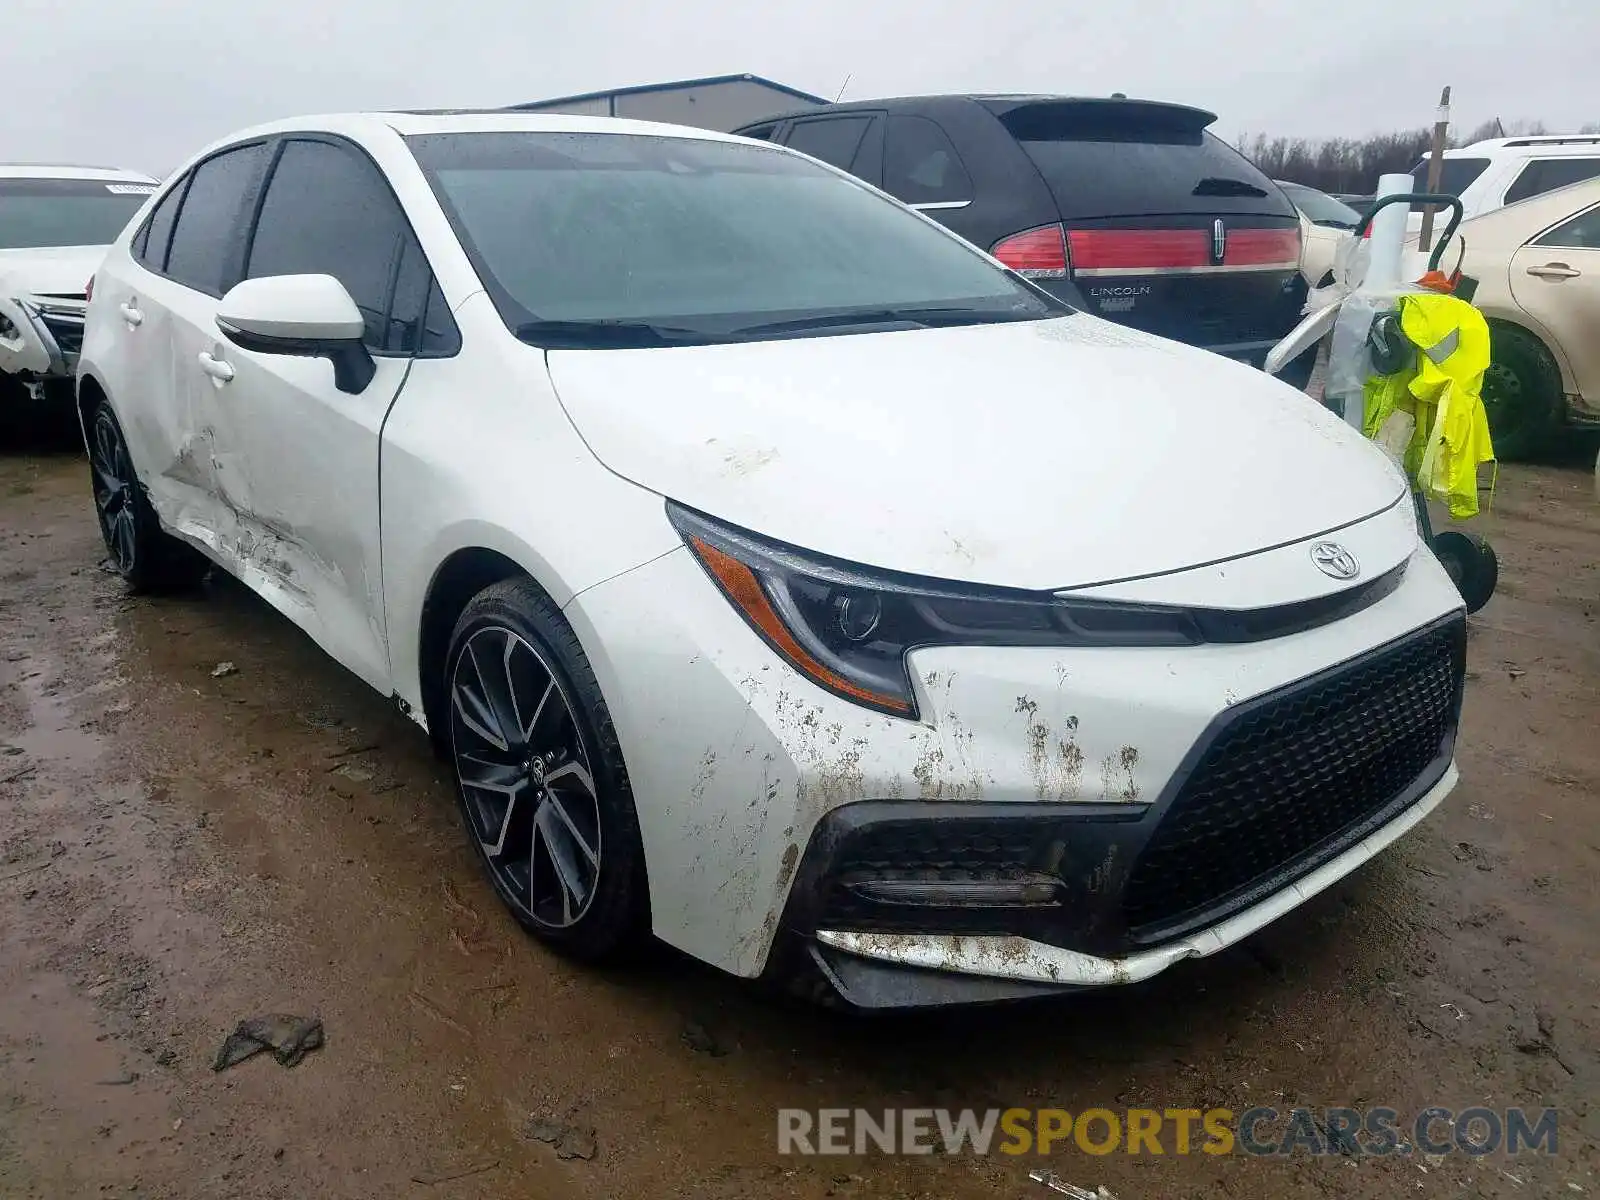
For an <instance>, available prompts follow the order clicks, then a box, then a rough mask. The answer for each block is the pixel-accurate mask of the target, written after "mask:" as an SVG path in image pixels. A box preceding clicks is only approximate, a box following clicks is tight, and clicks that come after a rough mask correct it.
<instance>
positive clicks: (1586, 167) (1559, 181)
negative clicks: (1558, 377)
mask: <svg viewBox="0 0 1600 1200" xmlns="http://www.w3.org/2000/svg"><path fill="white" fill-rule="evenodd" d="M1596 175H1600V158H1543V159H1539V160H1538V161H1537V162H1531V163H1529V164H1528V165H1527V166H1525V167H1523V168H1522V173H1521V174H1520V175H1518V176H1517V179H1516V182H1515V183H1513V184H1512V185H1511V186H1510V187H1508V188H1507V189H1506V203H1507V204H1515V203H1516V202H1517V201H1518V200H1526V199H1527V198H1528V197H1529V196H1542V195H1544V193H1546V192H1553V191H1555V189H1556V188H1558V187H1566V186H1567V185H1568V184H1569V183H1582V182H1583V181H1584V180H1585V179H1593V178H1594V177H1595V176H1596Z"/></svg>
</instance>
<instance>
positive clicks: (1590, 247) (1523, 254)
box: [1511, 205, 1600, 408]
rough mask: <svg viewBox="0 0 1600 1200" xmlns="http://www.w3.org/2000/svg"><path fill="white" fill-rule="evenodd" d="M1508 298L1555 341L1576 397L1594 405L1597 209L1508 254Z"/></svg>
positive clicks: (1599, 374)
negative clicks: (1509, 286)
mask: <svg viewBox="0 0 1600 1200" xmlns="http://www.w3.org/2000/svg"><path fill="white" fill-rule="evenodd" d="M1511 294H1512V295H1513V296H1515V297H1516V301H1517V303H1518V304H1519V305H1521V306H1522V307H1523V308H1524V309H1526V310H1527V311H1528V313H1530V314H1531V315H1532V316H1533V317H1534V319H1535V320H1537V321H1538V322H1539V324H1541V325H1543V326H1544V327H1545V328H1546V329H1547V330H1549V331H1550V332H1551V333H1552V334H1553V335H1554V336H1555V339H1556V341H1557V343H1559V345H1560V347H1561V351H1562V353H1563V354H1564V355H1565V356H1566V359H1567V365H1568V367H1569V368H1570V369H1571V371H1572V377H1573V387H1574V388H1575V389H1576V390H1577V392H1578V394H1579V395H1580V396H1582V397H1583V398H1584V400H1585V401H1586V402H1587V404H1588V406H1589V407H1591V408H1593V407H1596V406H1597V405H1600V205H1595V206H1594V207H1592V208H1589V209H1587V210H1586V211H1584V212H1581V213H1578V214H1577V215H1576V216H1573V217H1569V218H1568V219H1567V220H1565V221H1563V222H1561V224H1559V225H1557V226H1555V228H1553V229H1550V230H1547V231H1546V232H1544V233H1542V234H1540V235H1539V236H1538V237H1536V238H1534V239H1533V240H1532V241H1531V242H1529V243H1528V244H1527V245H1526V246H1524V247H1522V249H1520V250H1518V251H1517V252H1516V253H1515V254H1514V255H1512V256H1511Z"/></svg>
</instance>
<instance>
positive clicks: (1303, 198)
mask: <svg viewBox="0 0 1600 1200" xmlns="http://www.w3.org/2000/svg"><path fill="white" fill-rule="evenodd" d="M1274 182H1276V183H1277V185H1278V186H1279V187H1281V188H1282V189H1283V194H1284V195H1285V196H1288V197H1289V202H1290V203H1291V204H1293V205H1294V206H1295V209H1296V211H1298V212H1299V214H1300V274H1301V275H1303V276H1304V277H1305V281H1306V283H1307V284H1308V285H1309V286H1311V287H1324V286H1326V285H1327V284H1329V283H1331V282H1333V263H1334V259H1335V257H1336V256H1337V255H1338V253H1339V247H1340V245H1341V244H1343V243H1344V242H1345V241H1346V240H1348V239H1349V238H1350V236H1351V235H1352V234H1353V233H1354V232H1355V230H1356V227H1357V226H1358V225H1360V224H1361V214H1360V213H1358V212H1357V211H1356V210H1355V209H1353V208H1351V207H1350V206H1349V205H1348V204H1345V203H1344V202H1342V201H1340V200H1336V199H1334V198H1333V197H1332V196H1330V195H1328V193H1327V192H1319V191H1318V190H1317V189H1316V188H1314V187H1307V186H1306V185H1305V184H1303V183H1289V182H1288V181H1287V180H1283V179H1279V180H1275V181H1274Z"/></svg>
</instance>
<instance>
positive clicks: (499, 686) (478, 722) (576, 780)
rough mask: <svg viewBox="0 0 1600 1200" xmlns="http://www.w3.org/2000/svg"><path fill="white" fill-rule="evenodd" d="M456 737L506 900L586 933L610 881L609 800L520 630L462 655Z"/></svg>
mask: <svg viewBox="0 0 1600 1200" xmlns="http://www.w3.org/2000/svg"><path fill="white" fill-rule="evenodd" d="M450 737H451V747H452V751H453V757H454V759H455V767H456V778H457V779H458V780H459V781H460V784H461V794H462V797H463V799H464V800H465V809H466V813H467V819H468V822H469V824H470V825H471V827H472V832H473V835H474V836H475V837H476V838H477V840H478V846H479V848H480V849H481V850H482V852H483V855H484V858H485V860H486V861H487V863H488V865H489V869H490V871H491V872H492V873H493V875H494V877H495V880H496V882H497V883H498V884H499V886H500V889H501V891H502V892H503V893H504V895H505V896H506V897H507V898H508V899H509V900H510V902H511V903H512V904H513V905H514V906H516V907H517V908H518V909H520V910H521V911H522V912H523V914H524V915H526V916H527V917H529V918H531V919H532V920H533V921H534V922H535V923H536V924H538V925H542V926H544V927H546V928H549V929H565V928H567V927H569V926H572V925H574V924H576V923H577V922H578V921H579V920H581V919H582V918H583V915H584V914H585V913H586V912H587V911H588V910H589V906H590V904H591V903H592V902H593V900H594V897H595V893H596V890H597V885H598V883H599V879H600V863H601V850H602V847H601V834H600V799H599V796H598V795H597V793H596V791H595V783H594V775H593V770H592V767H591V764H590V760H589V756H588V751H587V749H586V748H585V746H584V742H583V735H582V733H581V732H580V731H579V727H578V723H577V721H576V720H575V719H574V716H573V710H572V705H571V702H570V701H569V699H568V697H567V694H566V692H565V690H564V689H563V688H562V686H561V683H560V682H559V681H558V680H557V679H556V676H555V673H554V672H553V671H552V670H551V668H550V665H549V663H548V662H547V661H546V660H545V658H544V656H543V655H541V654H540V653H539V651H538V650H536V649H535V648H534V647H533V645H532V644H531V643H529V642H528V641H527V640H526V639H525V638H523V637H522V636H521V635H520V634H518V633H516V632H515V631H514V630H511V629H507V628H505V627H504V626H489V627H486V628H483V629H479V630H477V631H475V632H474V633H473V634H472V635H471V636H470V637H469V638H468V639H467V641H466V644H465V645H464V646H462V648H461V651H460V653H459V654H458V655H457V657H456V661H455V668H454V670H453V671H452V673H451V680H450Z"/></svg>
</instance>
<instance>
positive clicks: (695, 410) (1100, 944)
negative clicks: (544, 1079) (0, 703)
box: [78, 113, 1466, 1007]
mask: <svg viewBox="0 0 1600 1200" xmlns="http://www.w3.org/2000/svg"><path fill="white" fill-rule="evenodd" d="M1268 228H1269V229H1270V231H1271V232H1273V233H1274V234H1276V233H1278V232H1281V231H1282V227H1281V226H1276V225H1275V226H1270V227H1268ZM1293 395H1294V394H1293V393H1292V392H1291V391H1290V390H1289V389H1286V388H1285V387H1283V386H1282V385H1281V384H1279V383H1278V382H1276V381H1274V380H1272V379H1271V378H1269V377H1267V376H1266V375H1264V374H1263V373H1261V372H1259V371H1255V370H1252V369H1249V368H1247V367H1245V366H1243V365H1241V364H1239V363H1236V362H1230V361H1228V360H1227V359H1225V358H1223V357H1220V356H1218V355H1214V354H1206V353H1202V352H1200V351H1197V350H1193V349H1190V348H1188V347H1185V346H1182V345H1179V344H1177V343H1175V342H1169V341H1164V340H1162V339H1160V338H1157V337H1154V336H1152V335H1149V334H1145V333H1141V332H1138V331H1136V330H1131V329H1126V328H1122V327H1119V326H1117V325H1114V324H1111V323H1109V322H1106V321H1102V320H1100V319H1099V318H1097V317H1094V316H1091V315H1089V314H1086V313H1082V312H1076V311H1073V310H1072V309H1071V308H1070V307H1069V306H1067V305H1065V304H1064V303H1062V302H1061V301H1059V300H1057V299H1056V298H1054V297H1053V296H1051V295H1050V294H1048V293H1047V292H1044V291H1041V290H1040V289H1038V288H1036V287H1034V286H1033V285H1031V284H1029V283H1026V282H1024V281H1022V280H1020V279H1019V278H1018V277H1017V276H1016V275H1015V274H1014V273H1012V272H1010V271H1007V270H1004V269H1003V268H1002V267H1001V266H1000V265H999V264H998V263H996V262H995V261H994V260H993V259H991V258H989V257H988V256H986V255H984V254H983V253H981V252H980V251H978V250H977V249H975V248H974V247H973V246H971V245H970V244H968V243H967V242H965V241H963V240H962V239H960V238H958V237H956V236H954V235H953V234H951V233H950V232H948V231H947V230H945V229H944V228H942V227H941V226H939V225H938V224H936V223H935V222H933V221H931V220H928V219H927V218H925V217H923V216H921V215H919V214H917V213H915V212H912V211H910V210H909V209H907V208H905V207H904V206H902V205H900V204H898V203H896V202H895V201H893V200H891V199H889V198H887V197H885V196H883V195H882V194H881V193H879V192H877V191H875V190H873V189H871V188H869V187H866V186H864V185H863V184H861V183H860V182H859V181H857V180H854V179H852V178H850V177H849V176H847V175H845V174H844V173H843V172H840V171H836V170H834V169H833V168H831V167H827V166H823V165H819V164H817V163H816V162H814V161H812V160H810V159H808V158H806V157H804V156H802V155H799V154H795V153H791V152H790V151H787V150H784V149H782V148H780V147H775V146H770V145H760V144H756V143H752V142H750V141H747V140H743V139H736V138H731V137H728V136H727V135H724V134H714V133H709V132H705V131H698V130H687V129H675V128H671V127H667V126H656V125H648V124H642V123H636V122H626V121H615V120H608V119H604V118H581V117H560V116H550V115H508V114H461V113H456V114H449V115H440V114H435V115H418V114H409V115H408V114H390V115H371V114H367V115H354V116H334V117H323V118H317V119H313V120H301V121H295V122H288V123H282V124H276V125H267V126H263V127H260V128H256V129H252V130H248V131H245V132H243V133H240V134H237V135H235V136H233V137H230V138H227V139H224V140H223V141H221V142H218V143H215V144H214V145H212V146H210V147H209V148H207V149H206V150H204V151H203V152H201V153H200V154H199V155H197V156H196V157H194V158H193V159H191V160H190V161H189V162H188V163H186V164H185V165H184V166H182V167H181V168H180V169H179V170H178V171H177V173H176V174H175V175H174V176H173V178H172V180H171V181H170V182H169V183H168V184H166V185H165V186H164V187H163V189H162V191H161V193H160V195H159V196H157V197H156V199H155V200H154V201H153V202H152V203H151V204H150V206H149V207H148V209H147V211H146V212H145V213H144V214H143V216H142V217H141V218H140V219H139V220H137V221H136V222H135V223H134V225H133V226H132V227H131V228H130V229H129V230H127V231H126V232H125V233H123V234H122V235H121V236H120V237H119V238H118V239H117V242H116V244H115V246H114V247H113V248H112V250H111V252H110V254H109V255H108V256H107V258H106V260H105V262H104V264H103V265H102V266H101V268H100V270H99V271H98V273H97V274H96V277H95V286H94V294H93V299H92V300H91V301H90V304H89V321H88V333H87V336H86V338H85V341H84V349H83V357H82V359H81V361H80V375H79V390H78V396H79V402H80V404H81V407H82V419H83V425H84V430H85V436H86V440H87V443H88V446H89V449H90V456H91V463H92V471H91V480H92V485H93V493H94V502H95V507H96V510H97V512H98V513H99V517H100V522H101V528H102V530H103V532H104V535H105V540H106V544H107V547H108V548H109V550H110V553H111V558H112V561H113V562H114V563H115V564H116V568H117V570H118V571H119V572H121V574H122V575H123V577H124V578H125V579H126V580H127V581H128V582H129V583H130V584H132V585H133V586H135V587H137V588H154V587H160V586H170V585H176V584H181V583H184V582H188V581H192V580H193V579H194V578H195V577H196V576H197V575H198V574H199V572H200V571H201V570H202V569H203V567H204V565H205V563H206V561H207V560H209V561H210V562H211V563H213V564H215V565H217V566H219V567H221V568H222V569H223V570H225V571H228V572H230V573H231V574H233V575H235V576H237V577H238V578H239V579H241V580H243V581H244V583H245V584H246V585H247V586H249V587H251V588H253V589H254V590H255V591H257V592H258V593H260V594H261V595H262V596H263V597H265V598H266V600H267V601H268V602H269V603H271V604H272V605H273V606H274V607H276V608H277V609H279V610H280V611H281V612H283V613H284V614H285V615H286V616H288V617H289V619H290V620H292V621H294V622H295V623H296V624H297V625H299V626H300V627H301V628H303V629H304V630H305V631H306V632H307V633H308V634H310V636H311V637H313V638H314V639H316V641H317V642H318V643H319V644H320V645H321V646H322V647H323V648H324V649H325V650H327V651H328V652H329V653H330V654H331V655H332V656H333V657H334V658H336V659H337V660H339V661H340V662H341V663H343V664H344V665H345V666H347V667H348V668H350V669H351V670H352V671H354V672H355V673H356V674H357V675H359V676H360V677H362V678H363V679H365V680H366V681H367V682H368V683H370V684H371V685H372V686H373V687H375V688H377V689H378V690H379V691H380V692H382V693H383V694H385V695H390V696H393V697H394V698H395V700H396V702H397V704H398V705H399V707H400V709H401V710H402V711H403V712H405V713H407V714H408V715H409V716H411V718H412V719H414V720H415V721H416V722H417V723H418V724H419V725H421V726H423V727H424V728H425V729H426V730H427V731H428V732H429V733H430V735H431V736H432V738H433V740H434V743H435V746H436V748H437V749H438V751H439V752H440V753H441V755H443V756H444V757H445V758H446V760H447V761H449V762H450V764H451V765H452V768H453V771H454V775H455V779H456V781H457V784H458V791H459V800H460V805H461V810H462V814H463V818H464V823H465V827H466V831H467V836H468V839H469V840H470V842H471V844H472V847H473V849H474V852H475V853H476V854H477V855H478V857H479V858H480V860H481V861H482V863H483V865H484V868H485V870H486V872H487V875H488V878H489V881H490V883H491V884H492V885H493V887H494V889H495V891H496V892H497V894H498V895H499V896H500V898H501V899H502V900H503V901H504V902H505V903H506V905H507V906H508V907H509V909H510V910H511V912H512V913H514V914H515V916H516V917H517V919H518V920H519V921H521V922H522V923H523V924H524V925H525V926H526V927H527V928H528V929H529V930H531V931H532V932H533V933H535V934H537V935H538V936H539V937H541V938H543V939H545V940H546V941H547V942H549V943H551V944H552V945H554V946H557V947H559V948H561V949H563V950H565V951H567V952H569V953H571V954H574V955H577V956H581V957H584V958H599V957H604V956H606V955H609V954H611V953H613V952H615V951H617V950H618V949H619V947H622V946H624V945H625V944H626V943H627V941H628V940H629V939H630V938H631V937H633V936H634V935H635V934H638V933H640V932H642V931H644V930H651V931H653V932H654V933H655V935H656V936H658V937H659V938H661V939H663V940H664V941H666V942H668V943H671V944H672V945H674V946H677V947H679V948H680V949H682V950H684V951H686V952H687V953H689V954H691V955H695V956H697V957H699V958H701V959H704V960H705V961H707V962H709V963H713V964H715V965H716V966H718V967H721V968H723V969H725V970H727V971H730V972H733V973H734V974H736V975H740V976H758V975H759V976H766V977H771V978H781V979H797V978H807V979H810V980H812V981H813V982H814V983H816V984H818V985H819V986H822V987H824V988H825V989H826V990H828V991H831V992H836V993H838V994H839V995H842V996H843V997H845V998H846V999H847V1000H848V1001H850V1002H852V1003H855V1004H858V1005H862V1006H868V1007H872V1006H894V1005H909V1004H937V1003H953V1002H957V1001H968V1000H991V999H999V998H1002V997H1008V996H1020V995H1031V994H1039V993H1044V992H1051V991H1057V990H1063V989H1069V988H1075V987H1083V986H1094V985H1100V984H1109V983H1117V982H1128V981H1133V980H1137V979H1142V978H1145V977H1147V976H1150V975H1153V974H1155V973H1156V972H1158V971H1160V970H1163V969H1164V968H1166V967H1167V966H1169V965H1170V964H1172V963H1174V962H1176V961H1178V960H1180V959H1183V958H1187V957H1191V956H1196V955H1206V954H1210V953H1212V952H1214V951H1216V950H1220V949H1221V948H1223V947H1224V946H1227V945H1228V944H1230V943H1232V942H1234V941H1236V940H1238V939H1239V938H1241V937H1244V936H1245V935H1246V934H1247V933H1249V932H1250V931H1252V930H1254V929H1257V928H1259V927H1260V926H1261V925H1263V924H1265V923H1266V922H1268V921H1270V920H1273V919H1275V918H1276V917H1278V916H1279V915H1281V914H1282V913H1283V912H1285V911H1287V910H1289V909H1291V908H1293V907H1294V906H1295V905H1297V904H1299V903H1300V902H1301V901H1302V900H1304V899H1305V898H1307V897H1308V896H1310V895H1312V894H1314V893H1315V892H1317V891H1318V890H1320V889H1321V888H1323V887H1325V886H1327V885H1328V884H1329V883H1331V882H1332V881H1333V880H1335V879H1337V878H1339V877H1340V876H1342V875H1344V874H1345V873H1347V872H1349V871H1351V870H1353V869H1354V868H1355V867H1356V866H1357V865H1358V864H1359V863H1361V862H1362V861H1364V860H1366V859H1367V858H1369V857H1371V856H1372V855H1373V854H1375V853H1377V852H1378V850H1379V849H1380V848H1381V847H1383V846H1384V845H1386V844H1387V843H1389V842H1391V841H1392V840H1394V839H1395V838H1397V837H1398V836H1400V835H1401V834H1402V833H1403V832H1404V831H1405V830H1407V829H1409V828H1410V827H1411V826H1412V825H1414V824H1415V823H1416V822H1417V821H1418V820H1419V819H1421V818H1422V817H1423V816H1424V815H1425V814H1426V813H1427V812H1428V811H1429V810H1431V809H1432V808H1433V807H1434V806H1435V805H1437V804H1438V803H1439V802H1440V800H1441V799H1442V798H1443V796H1444V795H1445V794H1446V793H1447V792H1448V791H1449V790H1450V789H1451V788H1452V787H1453V786H1454V785H1455V782H1456V777H1457V776H1456V769H1455V767H1454V765H1453V748H1454V744H1455V736H1456V727H1457V711H1458V706H1459V703H1460V699H1461V688H1462V679H1463V675H1464V663H1463V654H1464V647H1465V632H1466V631H1465V624H1464V615H1463V612H1462V602H1461V598H1460V596H1459V595H1458V594H1457V592H1456V590H1455V588H1454V587H1453V586H1452V585H1451V583H1450V581H1449V578H1448V577H1447V576H1446V575H1445V573H1444V571H1443V569H1442V568H1441V567H1440V566H1439V563H1438V562H1437V561H1436V560H1435V559H1434V558H1433V556H1432V555H1430V554H1428V553H1426V552H1424V551H1423V550H1422V548H1421V546H1420V543H1419V540H1418V534H1417V527H1416V516H1415V510H1414V507H1413V504H1412V502H1411V499H1410V496H1409V492H1408V489H1407V487H1406V484H1405V481H1404V480H1403V479H1402V478H1401V477H1400V475H1399V473H1398V472H1397V471H1396V470H1395V469H1394V468H1393V466H1392V465H1391V464H1390V463H1389V461H1388V460H1387V459H1386V458H1385V457H1384V455H1383V454H1382V452H1381V451H1379V450H1378V449H1377V448H1376V447H1375V446H1373V445H1372V444H1371V443H1369V442H1368V441H1366V440H1365V439H1364V438H1362V437H1361V436H1360V435H1359V433H1357V432H1356V431H1355V430H1352V429H1350V428H1348V427H1346V426H1345V425H1344V424H1343V423H1342V422H1340V421H1339V420H1337V419H1336V418H1334V417H1333V416H1331V415H1330V414H1327V413H1324V412H1322V411H1321V410H1320V409H1318V408H1317V407H1316V406H1314V405H1310V404H1302V403H1295V402H1293ZM1326 480H1337V481H1338V485H1337V486H1336V487H1329V486H1324V485H1323V482H1321V481H1326ZM202 556H203V557H202Z"/></svg>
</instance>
